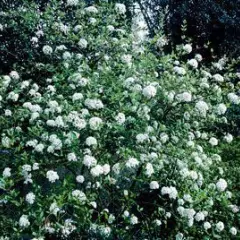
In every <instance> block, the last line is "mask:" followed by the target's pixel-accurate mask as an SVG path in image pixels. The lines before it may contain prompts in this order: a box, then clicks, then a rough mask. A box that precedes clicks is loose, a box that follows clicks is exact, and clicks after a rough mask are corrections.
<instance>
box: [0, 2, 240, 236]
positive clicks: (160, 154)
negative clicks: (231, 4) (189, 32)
mask: <svg viewBox="0 0 240 240" xmlns="http://www.w3.org/2000/svg"><path fill="white" fill-rule="evenodd" d="M3 16H4V17H3V18H2V19H1V21H2V22H4V24H3V31H6V32H8V31H12V32H14V33H15V34H16V35H15V37H14V39H9V40H6V41H5V44H3V45H2V51H11V50H12V48H11V47H10V48H9V45H8V43H9V44H10V43H11V44H13V43H14V44H15V45H14V46H15V47H18V43H19V42H21V44H22V46H24V47H23V48H22V49H19V51H21V54H20V53H19V52H13V54H19V57H20V59H19V61H16V62H15V63H14V64H12V65H10V66H7V67H9V68H11V69H10V70H9V72H8V74H6V73H5V74H4V75H1V76H0V113H1V114H0V129H1V130H0V132H1V141H0V161H1V167H0V171H1V172H2V175H1V177H0V190H1V199H0V211H1V214H0V236H1V238H2V239H35V240H36V239H38V240H40V239H104V240H105V239H129V240H130V239H178V240H180V239H232V238H233V239H234V238H236V239H237V237H238V236H239V235H237V234H238V232H237V231H238V222H237V219H238V218H239V211H238V208H239V207H238V205H237V201H238V196H239V195H238V193H237V192H236V189H234V188H232V187H233V186H234V185H233V184H231V180H230V182H229V179H228V173H226V172H225V170H226V168H225V165H224V164H223V162H222V157H221V155H220V154H221V153H222V152H221V148H219V147H218V143H223V142H227V143H231V141H232V135H231V134H230V133H228V132H217V131H216V129H215V126H218V125H221V124H226V123H227V122H228V119H227V117H226V116H227V115H226V114H227V109H228V108H229V107H230V106H233V105H234V106H235V105H236V106H239V103H240V98H239V96H238V95H237V94H236V92H237V88H236V86H235V85H234V84H232V78H233V77H235V75H236V74H235V73H234V72H231V71H232V70H230V69H228V66H227V65H226V66H225V68H226V70H225V72H226V74H219V73H218V70H217V69H208V68H206V67H204V66H203V65H202V63H201V58H200V56H199V55H198V56H196V59H197V60H196V59H191V58H190V59H186V60H181V59H183V56H185V57H186V58H187V56H189V55H188V54H191V51H192V47H191V45H184V46H178V50H177V51H176V52H173V53H172V54H168V55H165V54H163V53H162V50H161V47H162V45H163V42H164V41H162V40H163V39H162V38H161V37H160V38H156V39H154V40H149V41H148V42H145V43H143V45H139V43H138V42H137V41H136V39H135V36H136V33H132V32H131V29H130V27H129V26H128V25H127V24H126V8H125V6H124V5H119V4H116V5H115V4H109V3H100V4H99V5H95V6H92V7H90V8H88V7H87V6H86V5H85V3H83V2H82V1H78V0H67V1H65V2H60V1H51V3H49V4H48V5H47V7H46V8H45V9H44V10H43V11H42V12H41V14H39V10H38V6H37V5H36V4H29V5H25V7H24V8H21V9H19V8H17V9H14V8H13V9H11V10H9V11H6V12H5V14H3ZM17 19H18V20H17ZM22 41H24V42H23V43H22ZM149 49H155V50H156V51H159V52H160V53H161V54H159V56H155V55H154V54H153V53H152V51H150V50H149ZM156 51H155V52H156ZM22 54H23V55H22ZM1 57H3V58H4V57H5V58H6V61H8V57H6V56H1ZM179 59H180V60H179ZM13 62H14V61H13ZM3 72H4V71H3ZM230 72H231V73H230Z"/></svg>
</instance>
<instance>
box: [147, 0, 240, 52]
mask: <svg viewBox="0 0 240 240" xmlns="http://www.w3.org/2000/svg"><path fill="white" fill-rule="evenodd" d="M145 2H146V5H145V6H146V7H148V8H150V9H151V11H152V12H153V18H152V21H151V22H150V25H151V28H152V29H151V31H152V32H154V31H155V30H156V29H158V21H159V17H160V16H161V15H160V13H161V12H162V10H163V9H165V8H166V7H168V14H167V16H166V17H165V24H166V25H165V29H164V30H165V32H166V33H167V34H168V35H169V36H170V39H171V42H172V43H173V44H174V45H175V44H177V43H180V42H181V41H182V38H181V36H182V34H183V33H182V30H181V26H182V24H183V21H184V20H186V23H187V31H186V35H187V37H189V38H191V39H192V40H193V42H194V44H195V46H197V47H198V48H200V50H201V49H202V50H203V52H204V51H205V50H204V47H203V46H204V44H206V43H207V42H209V43H210V47H211V48H212V49H213V51H214V55H218V56H222V55H224V54H227V55H232V56H238V55H239V53H240V25H239V22H240V1H239V0H235V1H229V0H221V1H219V0H201V1H193V0H181V1H179V0H154V1H145ZM205 54H207V53H205ZM208 54H210V53H208Z"/></svg>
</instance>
